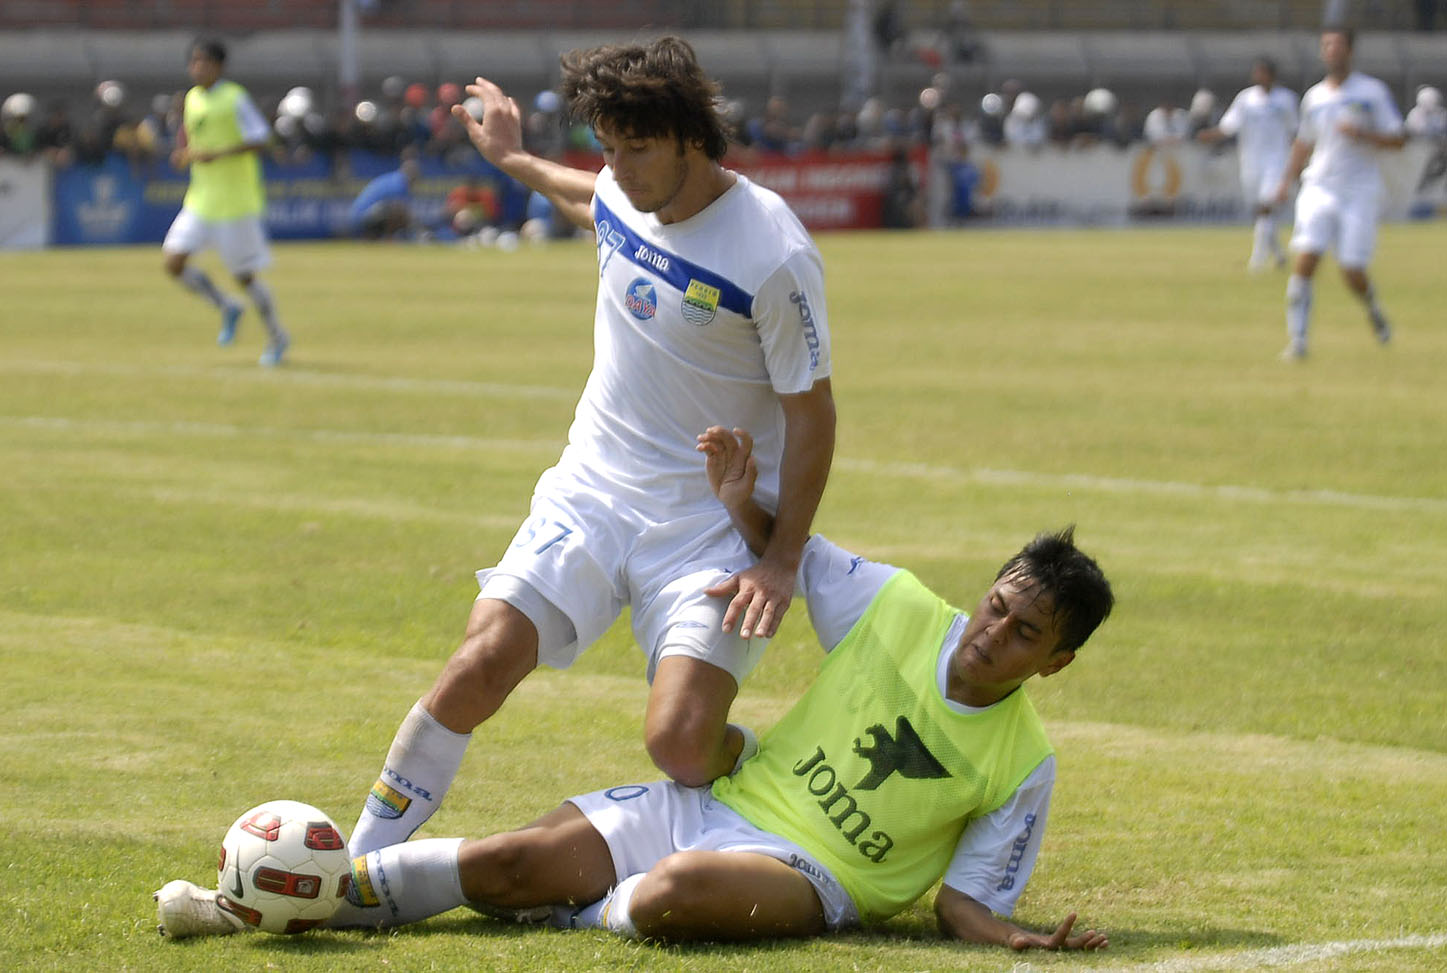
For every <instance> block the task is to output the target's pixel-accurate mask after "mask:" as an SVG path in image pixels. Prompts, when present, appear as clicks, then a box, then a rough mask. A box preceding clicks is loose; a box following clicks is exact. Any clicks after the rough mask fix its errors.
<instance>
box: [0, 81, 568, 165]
mask: <svg viewBox="0 0 1447 973" xmlns="http://www.w3.org/2000/svg"><path fill="white" fill-rule="evenodd" d="M184 97H185V92H184V91H175V92H166V93H160V94H156V95H154V96H153V97H152V98H151V99H150V102H149V105H148V109H147V110H145V111H144V112H142V111H141V110H140V109H139V108H138V107H137V106H136V105H135V104H134V103H133V100H132V99H130V98H129V97H128V92H127V90H126V87H125V85H124V84H123V83H121V82H119V81H104V82H102V83H101V84H100V85H98V86H97V87H96V89H95V91H94V93H93V95H92V97H91V99H90V101H89V104H88V105H86V106H85V107H84V108H83V109H81V110H80V111H78V112H76V111H73V110H72V108H71V106H70V104H69V103H67V102H66V101H64V100H57V101H54V102H52V103H50V104H48V105H46V106H45V107H44V108H43V109H42V108H41V106H40V105H39V103H38V101H37V99H36V98H34V97H33V96H31V95H29V94H26V93H24V92H16V93H14V94H11V95H10V96H9V97H7V98H6V99H5V101H4V102H3V107H0V115H3V125H0V155H4V154H9V155H14V156H22V157H41V158H45V159H47V160H49V161H51V162H53V163H54V164H56V165H60V166H67V165H73V164H80V165H86V164H95V163H98V162H100V161H102V160H104V159H105V158H106V156H107V155H109V154H110V153H113V152H114V153H119V154H121V155H123V156H125V157H127V158H129V159H130V160H132V161H133V162H136V163H146V162H150V161H154V160H164V159H166V158H167V157H169V155H170V153H171V150H172V148H174V147H175V145H176V143H177V137H178V132H179V130H180V127H181V106H182V102H183V99H184ZM458 104H461V105H463V106H464V108H466V109H467V110H468V111H470V112H472V113H473V114H474V115H476V116H478V117H480V112H481V104H480V102H478V101H477V100H476V99H471V98H466V97H464V92H463V91H462V89H461V87H460V86H458V85H456V84H450V83H449V84H443V85H441V86H439V87H438V88H437V89H436V90H435V91H434V90H432V89H431V88H429V87H428V86H426V85H423V84H420V83H412V84H408V83H406V82H405V81H404V80H403V79H401V78H397V77H393V78H388V79H387V80H386V81H384V82H383V84H382V92H381V96H380V97H379V98H377V99H375V100H370V99H369V100H364V101H360V102H358V103H357V104H356V105H354V106H338V107H334V108H331V109H328V108H327V107H326V106H324V105H323V104H322V103H321V101H320V99H318V98H316V97H315V96H314V95H313V93H312V91H311V90H310V89H308V88H305V87H296V88H292V89H291V90H290V91H288V92H287V93H286V94H285V95H283V96H282V97H281V98H279V99H275V100H274V102H273V103H271V104H267V103H264V102H260V103H258V105H257V107H258V108H260V109H261V110H262V111H263V112H269V117H270V118H271V120H272V126H273V131H274V133H275V138H274V141H273V144H272V148H271V152H272V155H273V157H274V158H275V159H276V161H278V162H282V163H286V162H306V161H309V160H310V159H312V158H315V157H317V156H325V157H336V156H338V155H340V154H342V153H344V152H346V151H347V150H351V149H362V150H366V151H371V152H377V153H381V154H385V155H401V154H403V153H404V152H408V153H414V154H415V153H422V154H425V155H428V156H433V157H437V158H440V159H443V160H444V161H463V160H464V159H470V158H472V157H473V151H472V149H471V146H470V145H469V144H468V141H467V133H466V131H465V129H464V128H463V126H462V124H461V123H460V122H459V121H458V120H457V119H456V118H454V117H453V116H452V107H453V106H454V105H458ZM561 108H562V105H561V102H560V101H559V99H558V96H557V95H556V94H555V93H554V92H551V91H544V92H541V93H540V94H538V95H537V97H536V98H535V99H534V101H533V102H532V104H531V107H530V110H529V111H528V112H527V136H528V139H529V142H530V143H531V147H532V148H533V149H534V151H537V152H539V153H541V154H546V155H555V154H557V153H559V152H561V151H562V150H563V149H564V148H565V147H567V146H569V145H570V144H572V145H573V146H575V147H579V148H587V147H588V145H589V144H590V143H591V139H592V134H591V132H586V131H580V127H579V126H569V125H567V124H565V121H564V119H563V117H562V112H561Z"/></svg>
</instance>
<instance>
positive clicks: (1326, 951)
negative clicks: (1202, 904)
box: [1016, 933, 1447, 973]
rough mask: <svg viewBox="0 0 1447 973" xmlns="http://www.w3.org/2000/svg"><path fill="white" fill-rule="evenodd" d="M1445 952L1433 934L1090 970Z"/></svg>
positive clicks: (1446, 944) (1243, 966)
mask: <svg viewBox="0 0 1447 973" xmlns="http://www.w3.org/2000/svg"><path fill="white" fill-rule="evenodd" d="M1443 948H1447V934H1444V933H1433V934H1430V935H1418V936H1402V937H1400V938H1398V939H1348V940H1342V941H1338V942H1329V943H1295V944H1293V945H1290V946H1267V947H1264V948H1261V949H1248V950H1243V951H1241V952H1238V953H1214V954H1211V955H1205V956H1180V957H1176V958H1173V959H1164V960H1160V961H1159V962H1155V963H1140V964H1136V965H1132V966H1114V967H1104V968H1102V967H1091V969H1092V970H1093V971H1095V973H1206V971H1211V970H1226V971H1229V970H1259V969H1269V968H1274V967H1283V966H1300V965H1301V964H1303V963H1316V962H1322V961H1325V960H1332V959H1337V958H1338V957H1342V956H1351V955H1353V954H1356V953H1385V952H1388V951H1391V950H1399V949H1434V950H1440V949H1443ZM1025 968H1026V969H1028V968H1029V967H1028V966H1027V967H1025ZM1021 969H1022V967H1021V966H1019V965H1017V966H1016V970H1021Z"/></svg>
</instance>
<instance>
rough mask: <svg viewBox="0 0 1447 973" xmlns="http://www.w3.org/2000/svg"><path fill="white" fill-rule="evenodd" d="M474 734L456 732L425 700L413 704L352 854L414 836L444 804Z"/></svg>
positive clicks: (350, 844)
mask: <svg viewBox="0 0 1447 973" xmlns="http://www.w3.org/2000/svg"><path fill="white" fill-rule="evenodd" d="M471 739H472V734H470V733H453V732H452V731H451V730H449V729H447V727H445V726H443V725H442V724H441V723H438V722H437V721H436V720H435V719H433V718H432V714H430V713H428V712H427V710H426V709H424V708H423V706H422V703H421V702H420V701H419V702H417V703H415V704H413V706H412V709H411V710H410V711H409V712H408V713H407V717H406V719H404V720H403V721H402V725H401V726H400V727H398V728H397V735H396V736H395V737H394V738H393V739H392V746H391V749H389V750H388V751H387V760H386V762H385V763H384V764H383V765H382V774H381V776H380V777H379V778H378V779H377V783H375V784H373V785H372V792H371V793H370V794H368V795H367V803H366V805H365V806H363V808H362V814H361V817H359V818H358V819H357V825H356V827H355V828H353V829H352V837H351V841H350V842H348V848H350V849H351V852H352V854H353V855H365V854H366V853H367V852H369V851H376V850H377V849H378V848H385V847H386V846H387V845H396V844H400V843H402V842H404V841H406V840H407V839H408V838H410V837H412V834H413V833H414V832H415V831H416V830H417V829H418V828H420V827H422V824H423V823H424V822H425V821H426V820H427V819H428V818H430V817H431V816H432V813H433V812H434V811H436V810H437V808H438V807H439V806H441V804H442V798H443V797H445V796H446V794H447V789H448V788H449V787H451V786H452V778H453V777H455V776H457V768H458V767H459V766H460V765H461V764H462V756H463V754H465V753H466V752H467V744H468V741H470V740H471Z"/></svg>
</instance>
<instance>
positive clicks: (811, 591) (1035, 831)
mask: <svg viewBox="0 0 1447 973" xmlns="http://www.w3.org/2000/svg"><path fill="white" fill-rule="evenodd" d="M898 571H899V568H896V567H893V566H891V565H888V564H880V563H878V562H876V561H869V560H866V559H865V558H862V557H858V556H856V555H853V554H850V553H849V552H848V551H846V550H844V549H843V548H841V547H839V546H837V545H835V544H833V543H831V542H830V541H829V540H828V539H827V538H825V537H824V536H823V535H820V534H815V535H814V536H813V537H811V538H809V542H808V544H806V545H805V546H804V556H803V558H802V559H801V560H800V562H799V579H798V585H799V591H800V593H802V594H803V596H804V599H805V601H806V603H807V604H808V606H809V619H810V621H811V622H812V623H813V625H814V631H815V633H816V634H817V635H818V636H819V641H820V643H821V644H822V645H823V646H824V648H825V650H826V651H832V650H833V649H834V647H835V646H837V645H838V644H839V643H840V641H841V640H843V638H844V636H845V635H847V634H848V632H849V630H850V629H851V628H853V627H854V623H855V622H857V621H859V619H860V618H862V617H863V616H864V612H865V610H866V609H867V608H868V607H869V603H870V602H871V601H873V600H874V596H875V595H876V594H878V592H879V589H880V588H882V587H884V584H885V582H887V581H888V580H889V579H890V578H892V577H893V576H894V575H895V574H896V573H897V572H898ZM967 620H968V616H966V615H963V614H961V615H960V616H959V617H957V618H956V619H955V622H954V624H953V625H951V626H950V630H949V632H948V633H946V635H945V638H944V641H943V642H942V643H941V644H940V652H939V662H938V665H937V666H936V672H935V678H936V681H937V682H938V684H939V692H940V695H941V696H944V694H945V690H946V687H947V685H948V675H949V660H950V655H951V650H952V649H953V648H954V646H955V645H956V644H958V642H959V640H960V637H961V635H963V634H964V628H965V622H966V621H967ZM945 702H946V703H947V704H948V705H949V706H950V707H951V708H952V709H954V710H956V711H958V712H962V713H969V712H975V711H976V710H974V709H972V708H971V707H969V706H965V705H963V704H961V703H956V702H953V701H952V700H948V699H946V700H945ZM1054 784H1055V758H1054V757H1053V756H1051V757H1047V758H1045V760H1043V761H1042V762H1041V763H1040V766H1038V767H1036V768H1035V769H1034V770H1033V771H1031V773H1030V775H1029V776H1028V777H1026V778H1025V780H1024V781H1022V782H1021V784H1020V786H1019V787H1018V788H1016V790H1015V793H1014V794H1012V795H1011V796H1010V799H1009V800H1007V801H1006V802H1005V803H1004V804H1003V805H1001V806H1000V807H999V808H997V809H996V810H994V811H991V812H990V813H989V814H986V815H984V816H983V817H979V818H975V819H974V820H972V821H970V823H969V824H967V825H965V830H964V832H963V833H962V834H961V835H960V840H959V842H958V843H957V844H956V845H955V853H954V855H953V856H952V857H951V859H950V864H949V867H948V868H947V869H946V870H945V874H944V883H945V884H946V885H948V886H949V887H950V888H952V889H954V890H956V891H957V892H963V893H964V894H966V895H968V896H969V897H970V898H972V899H974V900H975V901H977V902H980V903H983V904H984V905H986V906H988V907H989V908H990V909H991V910H993V911H994V912H997V913H999V914H1000V915H1005V916H1008V915H1010V913H1011V912H1013V911H1014V909H1015V902H1016V900H1017V899H1019V897H1020V893H1021V892H1023V891H1024V890H1025V883H1026V882H1027V881H1029V880H1030V873H1031V872H1032V871H1033V870H1034V868H1035V858H1036V856H1037V855H1038V854H1039V852H1040V843H1041V841H1042V840H1043V838H1044V835H1045V820H1046V817H1047V816H1048V814H1049V811H1050V792H1051V790H1052V788H1053V787H1054Z"/></svg>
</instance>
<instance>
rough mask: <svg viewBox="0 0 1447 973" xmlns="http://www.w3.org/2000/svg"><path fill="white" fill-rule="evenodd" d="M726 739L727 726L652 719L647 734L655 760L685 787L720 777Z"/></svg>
mask: <svg viewBox="0 0 1447 973" xmlns="http://www.w3.org/2000/svg"><path fill="white" fill-rule="evenodd" d="M722 741H723V727H721V726H720V727H716V728H715V727H705V726H701V725H699V724H696V723H686V722H685V723H683V724H681V725H678V724H672V723H670V722H668V721H665V720H651V721H649V725H648V729H647V731H646V733H645V743H646V744H647V746H648V756H649V757H651V758H652V759H653V763H654V764H655V765H656V766H657V767H658V769H659V770H661V771H663V772H664V773H665V774H667V775H668V776H669V777H671V778H673V779H674V780H676V781H678V782H679V783H680V784H682V785H684V786H685V787H702V786H703V785H704V784H707V783H709V782H710V781H712V780H713V779H714V778H716V777H718V776H719V773H720V771H719V769H718V764H719V762H720V757H719V751H720V748H721V746H722Z"/></svg>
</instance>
